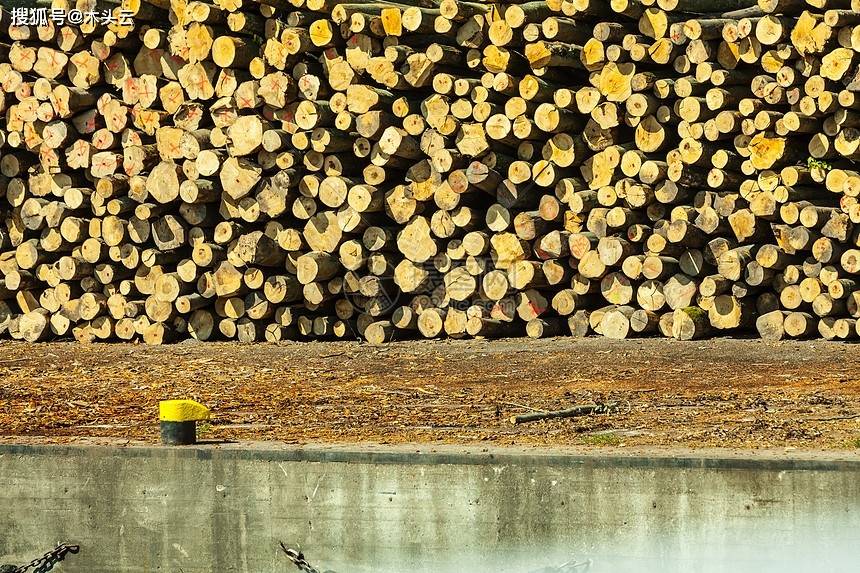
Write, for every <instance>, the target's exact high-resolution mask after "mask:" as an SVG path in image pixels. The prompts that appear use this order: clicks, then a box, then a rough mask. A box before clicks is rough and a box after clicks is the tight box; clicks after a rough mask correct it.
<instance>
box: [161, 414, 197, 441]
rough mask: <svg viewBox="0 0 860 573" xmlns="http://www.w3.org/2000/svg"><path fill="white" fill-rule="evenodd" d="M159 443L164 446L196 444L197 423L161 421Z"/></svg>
mask: <svg viewBox="0 0 860 573" xmlns="http://www.w3.org/2000/svg"><path fill="white" fill-rule="evenodd" d="M161 443H162V444H164V445H165V446H190V445H192V444H196V443H197V422H195V421H193V420H192V421H190V422H166V421H164V420H162V421H161Z"/></svg>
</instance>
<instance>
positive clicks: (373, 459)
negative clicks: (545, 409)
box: [0, 442, 860, 471]
mask: <svg viewBox="0 0 860 573" xmlns="http://www.w3.org/2000/svg"><path fill="white" fill-rule="evenodd" d="M100 451H101V452H103V453H105V454H109V455H116V456H121V457H128V458H141V457H142V458H147V459H198V460H222V461H227V460H230V461H269V462H317V463H320V462H327V463H361V464H379V465H383V464H398V465H403V464H405V465H416V464H417V465H424V464H427V465H437V464H446V465H494V464H500V463H501V464H511V465H519V466H536V465H538V466H549V467H574V466H583V465H587V466H589V467H600V468H655V469H656V468H676V469H692V468H698V469H751V470H771V471H773V470H777V471H779V470H814V471H860V452H858V453H855V452H850V451H839V450H834V451H827V450H821V451H804V450H788V451H786V450H784V449H783V450H777V449H772V450H727V449H701V450H691V449H666V448H636V449H624V448H551V449H547V448H521V447H517V448H500V447H486V448H485V447H478V446H476V447H473V448H468V447H463V446H449V445H435V446H431V445H423V444H422V445H394V446H385V445H375V444H343V445H340V444H329V445H306V446H295V445H278V444H276V443H273V442H241V443H238V442H237V443H229V442H228V443H217V444H206V443H201V444H197V445H195V446H182V447H163V446H148V445H129V446H113V447H111V446H105V445H80V444H62V445H52V444H0V456H3V455H5V454H9V455H26V456H80V455H93V454H95V453H97V452H100Z"/></svg>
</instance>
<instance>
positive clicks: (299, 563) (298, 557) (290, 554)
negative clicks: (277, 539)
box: [281, 541, 320, 573]
mask: <svg viewBox="0 0 860 573" xmlns="http://www.w3.org/2000/svg"><path fill="white" fill-rule="evenodd" d="M281 549H282V550H283V551H284V553H286V555H287V559H289V560H290V561H292V562H293V565H295V566H296V567H298V568H299V571H301V572H302V573H320V572H319V570H317V569H316V568H314V566H313V565H311V564H310V563H308V561H307V559H305V555H304V554H303V553H302V552H301V551H296V550H295V549H290V548H288V547H287V546H286V545H284V542H283V541H281Z"/></svg>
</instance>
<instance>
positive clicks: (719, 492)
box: [0, 446, 860, 573]
mask: <svg viewBox="0 0 860 573" xmlns="http://www.w3.org/2000/svg"><path fill="white" fill-rule="evenodd" d="M858 478H860V461H858V458H856V457H855V458H853V459H852V458H849V459H842V460H826V459H819V458H806V459H777V458H769V457H764V458H758V459H747V458H732V457H717V458H708V457H699V456H686V457H685V456H681V457H661V456H658V457H638V456H629V455H608V456H601V455H594V456H591V455H563V454H554V453H544V452H534V451H526V452H513V451H507V450H490V451H485V450H484V451H482V450H473V451H463V450H462V449H454V448H451V449H445V448H436V449H434V450H432V451H431V450H429V449H420V450H419V449H417V448H411V449H410V448H396V449H392V450H372V449H366V448H361V449H352V450H351V449H344V448H311V449H307V448H303V449H265V448H261V447H244V448H243V447H236V446H229V447H217V448H216V447H211V446H204V447H197V448H188V449H166V448H144V447H127V448H109V447H95V446H0V507H2V510H0V563H13V564H21V563H23V562H25V561H29V560H30V559H31V558H32V557H34V556H35V555H37V554H39V553H41V552H43V551H44V550H46V549H47V548H49V547H50V546H52V545H53V544H55V543H56V542H58V541H68V542H74V543H79V544H80V545H81V546H82V549H81V554H80V555H77V556H72V557H70V558H69V560H68V561H66V562H64V563H63V564H61V565H60V566H58V567H57V569H56V571H58V572H60V571H62V572H67V571H68V572H77V571H79V572H84V571H86V572H88V573H118V572H149V571H163V572H171V573H180V572H182V573H203V572H206V573H210V572H216V573H221V572H225V573H226V572H243V573H267V572H281V571H294V569H291V568H290V567H292V566H290V567H288V563H287V561H286V559H285V558H284V556H283V555H282V554H281V553H280V550H279V549H278V541H279V540H283V541H285V542H286V543H287V544H288V545H292V546H296V545H300V546H301V547H302V549H303V550H304V551H305V553H306V555H307V556H308V558H309V560H310V561H311V562H312V563H315V564H317V565H318V566H319V567H321V568H322V569H325V568H328V569H332V570H334V571H337V573H363V572H374V573H410V572H415V573H460V572H469V573H472V572H474V573H484V572H487V573H489V572H494V573H495V572H505V573H507V572H511V573H527V572H533V571H540V570H541V569H542V568H544V567H550V566H557V565H560V564H562V563H564V562H566V561H569V560H571V559H575V560H579V561H585V560H591V566H590V569H588V571H592V572H612V573H620V572H626V571H636V572H641V571H654V572H661V573H665V572H670V571H679V572H680V571H684V572H696V571H756V573H766V572H770V571H781V572H786V571H821V572H824V571H827V572H838V571H854V570H856V567H857V565H856V555H857V551H858V547H860V479H858ZM581 570H584V569H576V571H581Z"/></svg>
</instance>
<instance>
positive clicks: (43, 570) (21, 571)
mask: <svg viewBox="0 0 860 573" xmlns="http://www.w3.org/2000/svg"><path fill="white" fill-rule="evenodd" d="M80 550H81V547H80V545H70V544H68V543H60V544H58V545H57V546H56V547H55V548H54V549H51V550H50V551H48V552H46V553H45V554H44V555H42V556H41V557H36V558H35V559H33V560H32V561H30V562H29V563H27V564H26V565H21V566H20V567H16V568H15V569H12V571H11V573H27V572H28V571H31V573H47V572H48V571H50V570H52V569H53V568H54V565H56V564H57V563H59V562H60V561H62V560H63V559H65V558H66V555H68V554H69V553H71V554H72V555H75V554H77V553H78V551H80Z"/></svg>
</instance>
